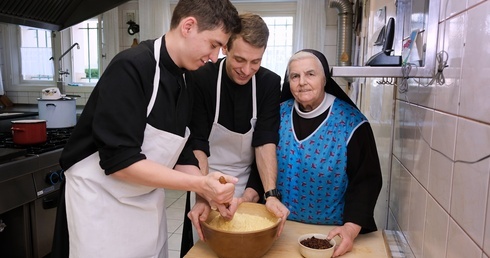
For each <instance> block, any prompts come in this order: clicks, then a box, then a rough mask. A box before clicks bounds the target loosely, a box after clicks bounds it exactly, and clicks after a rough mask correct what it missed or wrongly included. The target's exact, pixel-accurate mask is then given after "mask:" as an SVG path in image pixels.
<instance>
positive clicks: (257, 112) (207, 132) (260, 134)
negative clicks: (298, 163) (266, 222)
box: [181, 13, 289, 256]
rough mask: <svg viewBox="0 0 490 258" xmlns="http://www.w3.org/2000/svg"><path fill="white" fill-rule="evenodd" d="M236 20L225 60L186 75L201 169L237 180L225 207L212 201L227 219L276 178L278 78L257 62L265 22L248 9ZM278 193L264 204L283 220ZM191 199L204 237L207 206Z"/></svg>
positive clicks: (270, 189)
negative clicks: (191, 89)
mask: <svg viewBox="0 0 490 258" xmlns="http://www.w3.org/2000/svg"><path fill="white" fill-rule="evenodd" d="M240 18H241V24H242V30H241V32H240V33H239V34H233V35H232V36H231V37H230V40H229V41H228V43H227V45H226V46H225V47H223V53H224V54H225V55H226V58H222V59H220V60H219V61H218V62H217V63H216V64H207V65H205V66H204V67H202V68H200V69H199V70H197V71H195V72H191V73H189V77H188V78H189V83H192V84H193V86H195V87H194V89H195V90H196V92H195V95H194V96H195V102H194V108H193V118H192V121H191V126H190V129H191V132H192V135H191V144H192V147H193V149H194V154H195V156H196V157H197V159H198V160H199V166H200V169H201V173H202V174H204V175H206V174H207V173H209V172H211V171H220V172H222V173H224V174H227V175H233V176H235V177H237V178H238V179H239V181H238V183H237V184H236V185H235V197H236V198H234V200H233V202H231V203H230V206H229V208H226V207H225V206H224V205H215V207H216V208H217V209H219V211H220V213H221V215H222V216H224V217H227V218H232V217H233V214H234V213H235V211H236V209H237V208H238V205H239V204H240V203H241V202H257V201H259V199H261V198H260V197H261V196H262V193H263V190H265V192H266V193H269V195H271V193H274V192H275V191H274V189H275V188H276V177H277V162H276V154H275V153H276V144H277V142H278V139H279V138H278V130H279V120H280V118H279V100H280V81H281V78H280V76H279V75H277V74H275V73H274V72H272V71H270V70H268V69H266V68H264V67H261V66H260V64H261V61H262V56H263V54H264V52H265V48H266V46H267V40H268V37H269V30H268V28H267V25H266V24H265V22H264V21H263V20H262V18H261V17H260V16H258V15H256V14H251V13H244V14H241V15H240ZM259 175H260V178H259ZM261 181H262V182H261ZM247 183H248V184H247ZM189 196H191V195H189ZM268 197H269V196H268ZM277 197H278V196H275V195H273V194H272V195H271V196H270V197H269V198H267V201H266V206H267V208H268V209H269V210H270V211H271V212H273V213H274V214H276V216H278V217H281V218H283V220H282V221H283V222H285V221H286V218H287V215H288V214H289V211H288V210H287V209H286V207H285V206H284V205H282V203H281V202H280V200H279V199H278V198H277ZM190 198H192V197H190ZM188 199H189V198H188ZM191 203H194V201H191ZM195 203H196V204H195V205H194V207H193V208H192V210H191V211H190V212H189V214H188V217H189V218H190V219H191V220H192V222H193V224H194V227H195V228H196V229H197V233H198V234H199V236H200V238H201V239H202V238H203V236H202V232H201V229H200V225H199V221H200V220H201V221H202V220H205V219H206V218H207V215H208V214H209V211H210V208H211V207H210V205H209V204H208V203H207V202H205V201H202V200H201V199H200V197H199V196H196V201H195ZM188 204H189V203H188ZM188 208H189V207H188ZM213 208H214V207H213ZM185 219H186V221H185V222H184V232H183V239H182V247H181V256H183V255H185V254H186V253H187V251H188V249H189V248H190V247H191V246H192V244H193V239H192V236H191V234H190V230H191V226H190V222H189V220H188V219H187V218H185ZM282 226H283V224H282V225H281V229H282ZM280 231H281V230H280ZM280 231H279V232H280ZM279 234H280V233H279Z"/></svg>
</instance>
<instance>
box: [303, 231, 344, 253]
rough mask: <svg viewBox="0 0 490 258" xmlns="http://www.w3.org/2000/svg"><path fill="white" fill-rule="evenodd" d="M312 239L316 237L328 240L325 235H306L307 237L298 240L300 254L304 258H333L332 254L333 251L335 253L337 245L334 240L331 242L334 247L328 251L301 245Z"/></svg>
mask: <svg viewBox="0 0 490 258" xmlns="http://www.w3.org/2000/svg"><path fill="white" fill-rule="evenodd" d="M311 237H315V238H318V239H327V235H325V234H315V233H313V234H305V235H302V236H300V237H299V238H298V245H299V253H300V254H301V255H302V256H303V257H305V258H330V257H332V254H333V251H334V249H335V245H336V242H335V240H334V239H331V240H330V244H331V245H332V247H330V248H328V249H315V248H310V247H307V246H305V245H303V244H301V241H303V240H305V239H308V238H311Z"/></svg>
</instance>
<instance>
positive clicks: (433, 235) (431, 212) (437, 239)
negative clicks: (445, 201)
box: [423, 197, 449, 258]
mask: <svg viewBox="0 0 490 258" xmlns="http://www.w3.org/2000/svg"><path fill="white" fill-rule="evenodd" d="M448 223H449V215H448V214H447V213H446V211H445V210H444V209H443V208H442V207H441V206H440V205H439V204H438V203H437V202H436V200H434V199H433V198H430V197H429V198H428V199H427V213H426V220H425V228H424V230H425V234H424V244H423V245H424V247H423V248H424V253H423V254H424V256H423V257H426V258H438V257H445V256H446V247H447V238H448Z"/></svg>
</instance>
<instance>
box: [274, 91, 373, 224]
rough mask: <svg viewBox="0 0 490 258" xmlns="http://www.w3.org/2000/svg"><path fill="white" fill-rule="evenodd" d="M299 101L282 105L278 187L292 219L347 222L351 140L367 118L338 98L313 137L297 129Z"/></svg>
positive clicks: (324, 222) (329, 222) (315, 222)
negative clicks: (298, 133) (294, 118)
mask: <svg viewBox="0 0 490 258" xmlns="http://www.w3.org/2000/svg"><path fill="white" fill-rule="evenodd" d="M293 109H294V100H293V99H291V100H288V101H286V102H284V103H282V104H281V111H280V112H281V125H280V129H279V133H280V140H279V144H278V147H277V161H278V178H277V188H278V189H279V191H280V192H281V194H282V202H283V203H284V205H286V206H287V207H288V209H289V210H290V211H291V214H290V215H289V217H288V219H290V220H295V221H301V222H306V223H312V224H328V225H342V224H343V213H344V203H345V200H344V193H345V191H346V189H347V183H348V178H347V173H346V168H347V145H348V143H349V140H350V137H351V136H352V134H353V133H354V131H355V130H356V129H357V128H358V127H359V125H361V124H362V123H364V122H367V119H366V118H365V117H364V115H363V114H362V113H361V112H360V111H359V110H358V109H356V108H355V107H352V106H351V105H349V104H347V103H346V102H344V101H343V100H341V99H338V98H336V99H335V100H334V102H333V104H332V106H331V107H330V111H329V114H328V115H327V118H326V119H325V121H324V122H323V123H322V124H321V125H320V126H319V127H318V128H317V129H316V130H315V132H314V133H312V134H311V135H310V136H308V137H307V138H305V139H303V140H302V141H298V140H297V139H296V136H295V134H294V127H293V124H292V112H293Z"/></svg>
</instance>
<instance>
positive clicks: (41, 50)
mask: <svg viewBox="0 0 490 258" xmlns="http://www.w3.org/2000/svg"><path fill="white" fill-rule="evenodd" d="M20 40H21V42H20V55H21V60H22V61H21V63H22V67H21V78H22V80H24V81H29V80H35V81H39V80H49V81H52V80H53V76H54V64H53V58H52V56H53V51H52V48H51V31H49V30H43V29H36V28H31V27H25V26H20Z"/></svg>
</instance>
